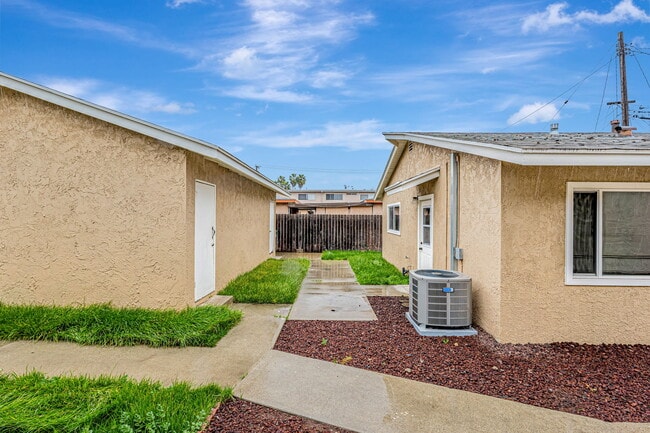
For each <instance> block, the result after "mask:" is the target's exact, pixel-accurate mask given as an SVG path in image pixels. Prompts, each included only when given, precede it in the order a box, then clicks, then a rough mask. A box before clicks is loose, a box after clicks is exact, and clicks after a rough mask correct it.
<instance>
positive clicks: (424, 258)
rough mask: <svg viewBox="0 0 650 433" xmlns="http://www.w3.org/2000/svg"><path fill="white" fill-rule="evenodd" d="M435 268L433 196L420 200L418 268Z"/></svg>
mask: <svg viewBox="0 0 650 433" xmlns="http://www.w3.org/2000/svg"><path fill="white" fill-rule="evenodd" d="M432 268H433V196H425V197H420V198H419V201H418V269H432Z"/></svg>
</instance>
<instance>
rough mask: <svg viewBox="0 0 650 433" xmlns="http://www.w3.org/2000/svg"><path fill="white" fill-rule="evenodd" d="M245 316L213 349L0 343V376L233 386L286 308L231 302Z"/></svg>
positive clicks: (269, 341) (272, 336) (268, 341)
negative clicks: (114, 378) (34, 374)
mask: <svg viewBox="0 0 650 433" xmlns="http://www.w3.org/2000/svg"><path fill="white" fill-rule="evenodd" d="M232 308H233V309H239V310H241V311H242V312H243V313H244V316H243V319H242V321H241V322H240V323H239V324H238V325H237V326H235V327H234V328H233V329H232V330H231V331H230V332H229V333H228V334H227V335H226V336H225V337H224V338H222V339H221V341H219V343H218V344H217V346H215V347H186V348H152V347H147V346H132V347H104V346H81V345H78V344H74V343H51V342H38V341H15V342H2V345H0V372H1V373H5V374H6V373H17V374H23V373H27V372H31V371H34V370H36V371H40V372H43V373H45V374H46V375H49V376H54V375H86V376H90V377H97V376H100V375H107V376H121V375H128V376H129V377H132V378H134V379H137V380H141V379H151V380H155V381H159V382H162V383H163V384H165V385H170V384H172V383H174V382H178V381H184V382H189V383H190V384H192V385H197V386H198V385H204V384H208V383H217V384H219V385H221V386H234V385H236V384H237V383H238V382H239V381H240V380H241V379H242V378H243V377H244V376H245V375H246V373H247V372H248V371H249V370H250V369H251V367H252V366H253V365H254V364H256V363H257V362H258V361H259V360H260V358H262V356H263V355H264V354H265V353H266V352H267V351H268V350H270V349H271V348H272V347H273V345H274V344H275V340H276V339H277V336H278V334H279V333H280V330H281V328H282V324H283V323H284V319H283V317H286V315H287V314H288V311H289V306H286V305H281V306H277V305H250V304H235V305H234V306H233V307H232Z"/></svg>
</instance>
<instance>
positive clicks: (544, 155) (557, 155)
mask: <svg viewBox="0 0 650 433" xmlns="http://www.w3.org/2000/svg"><path fill="white" fill-rule="evenodd" d="M384 137H386V139H387V140H388V141H390V142H392V143H394V144H395V143H402V142H406V141H409V140H410V141H414V142H418V143H422V144H427V145H430V146H435V147H440V148H443V149H449V150H452V151H454V152H463V153H469V154H472V155H478V156H483V157H485V158H490V159H496V160H499V161H504V162H510V163H513V164H519V165H548V166H650V149H649V150H646V149H629V150H625V149H561V150H558V149H539V148H536V149H522V148H518V147H512V146H503V145H498V144H488V143H480V142H475V141H465V140H456V139H451V138H445V137H436V136H433V135H420V134H417V133H407V132H397V133H384Z"/></svg>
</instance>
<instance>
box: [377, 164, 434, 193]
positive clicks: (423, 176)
mask: <svg viewBox="0 0 650 433" xmlns="http://www.w3.org/2000/svg"><path fill="white" fill-rule="evenodd" d="M439 177H440V166H438V167H435V168H432V169H430V170H427V171H423V172H422V173H419V174H416V175H415V176H413V177H410V178H408V179H405V180H403V181H401V182H397V183H394V184H392V185H388V186H387V187H386V188H384V191H385V193H386V195H393V194H397V193H398V192H402V191H406V190H407V189H410V188H413V187H415V186H418V185H421V184H423V183H425V182H428V181H430V180H433V179H437V178H439Z"/></svg>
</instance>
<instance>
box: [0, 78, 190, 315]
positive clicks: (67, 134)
mask: <svg viewBox="0 0 650 433" xmlns="http://www.w3.org/2000/svg"><path fill="white" fill-rule="evenodd" d="M0 119H2V120H1V121H0V154H1V155H2V158H0V300H1V301H2V302H9V303H36V304H89V303H98V302H112V303H113V304H115V305H119V306H144V307H178V306H182V305H186V304H187V298H186V295H185V293H187V291H188V290H189V288H190V287H191V281H188V279H187V273H186V268H187V264H186V255H185V252H186V233H185V227H186V225H185V219H186V209H185V188H186V178H185V153H184V152H183V151H181V150H178V149H176V148H174V147H171V146H168V145H166V144H163V143H160V142H158V141H156V140H153V139H150V138H147V137H144V136H142V135H139V134H136V133H132V132H129V131H127V130H124V129H122V128H119V127H115V126H111V125H110V124H107V123H105V122H101V121H98V120H95V119H92V118H90V117H87V116H84V115H81V114H78V113H75V112H73V111H70V110H67V109H64V108H60V107H56V106H54V105H52V104H49V103H46V102H42V101H40V100H37V99H35V98H31V97H29V96H25V95H22V94H18V93H15V92H13V91H10V90H7V89H4V88H0Z"/></svg>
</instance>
